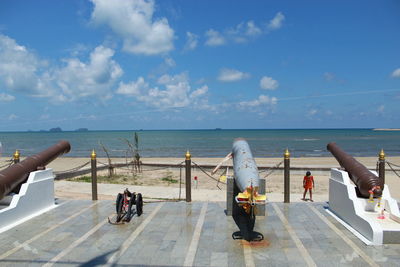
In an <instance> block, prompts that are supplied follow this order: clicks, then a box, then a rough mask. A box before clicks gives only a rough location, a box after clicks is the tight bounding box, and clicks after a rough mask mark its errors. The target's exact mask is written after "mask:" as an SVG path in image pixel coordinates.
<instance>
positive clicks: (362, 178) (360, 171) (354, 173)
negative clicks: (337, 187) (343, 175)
mask: <svg viewBox="0 0 400 267" xmlns="http://www.w3.org/2000/svg"><path fill="white" fill-rule="evenodd" d="M327 149H328V150H329V151H330V152H331V153H332V155H333V156H335V158H336V160H337V161H338V162H339V164H340V166H342V167H343V168H344V169H345V170H346V171H347V172H348V173H349V177H350V179H351V180H352V181H353V182H354V184H355V185H356V186H357V189H358V192H359V194H360V196H361V197H366V198H368V197H371V196H373V197H380V196H382V190H383V186H384V184H383V182H382V180H381V179H380V178H379V177H378V176H376V175H375V174H373V173H372V172H370V171H369V170H368V169H367V168H366V167H365V166H364V165H362V164H361V163H360V162H358V161H357V160H355V159H354V158H353V157H352V156H350V155H349V154H347V153H346V152H344V151H343V150H342V149H341V148H340V147H339V146H338V145H337V144H336V143H329V144H328V146H327Z"/></svg>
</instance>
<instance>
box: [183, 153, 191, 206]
mask: <svg viewBox="0 0 400 267" xmlns="http://www.w3.org/2000/svg"><path fill="white" fill-rule="evenodd" d="M185 156H186V159H185V164H186V165H185V167H186V180H185V183H186V202H191V201H192V192H191V191H192V178H191V177H192V168H191V167H192V160H191V155H190V153H189V150H188V151H187V152H186V155H185Z"/></svg>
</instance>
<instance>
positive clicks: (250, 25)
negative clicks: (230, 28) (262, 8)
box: [245, 20, 262, 36]
mask: <svg viewBox="0 0 400 267" xmlns="http://www.w3.org/2000/svg"><path fill="white" fill-rule="evenodd" d="M246 26H247V29H246V32H245V33H246V35H248V36H257V35H260V34H261V33H262V31H261V29H260V28H258V27H257V26H256V24H255V23H254V21H252V20H251V21H249V22H247V24H246Z"/></svg>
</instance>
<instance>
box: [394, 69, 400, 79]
mask: <svg viewBox="0 0 400 267" xmlns="http://www.w3.org/2000/svg"><path fill="white" fill-rule="evenodd" d="M392 77H394V78H400V68H398V69H395V70H394V71H393V72H392Z"/></svg>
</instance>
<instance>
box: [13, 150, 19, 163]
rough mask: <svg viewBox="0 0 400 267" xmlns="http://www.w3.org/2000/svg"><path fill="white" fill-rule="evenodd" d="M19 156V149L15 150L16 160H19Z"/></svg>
mask: <svg viewBox="0 0 400 267" xmlns="http://www.w3.org/2000/svg"><path fill="white" fill-rule="evenodd" d="M19 156H20V154H19V150H18V149H17V150H15V153H14V160H19Z"/></svg>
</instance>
